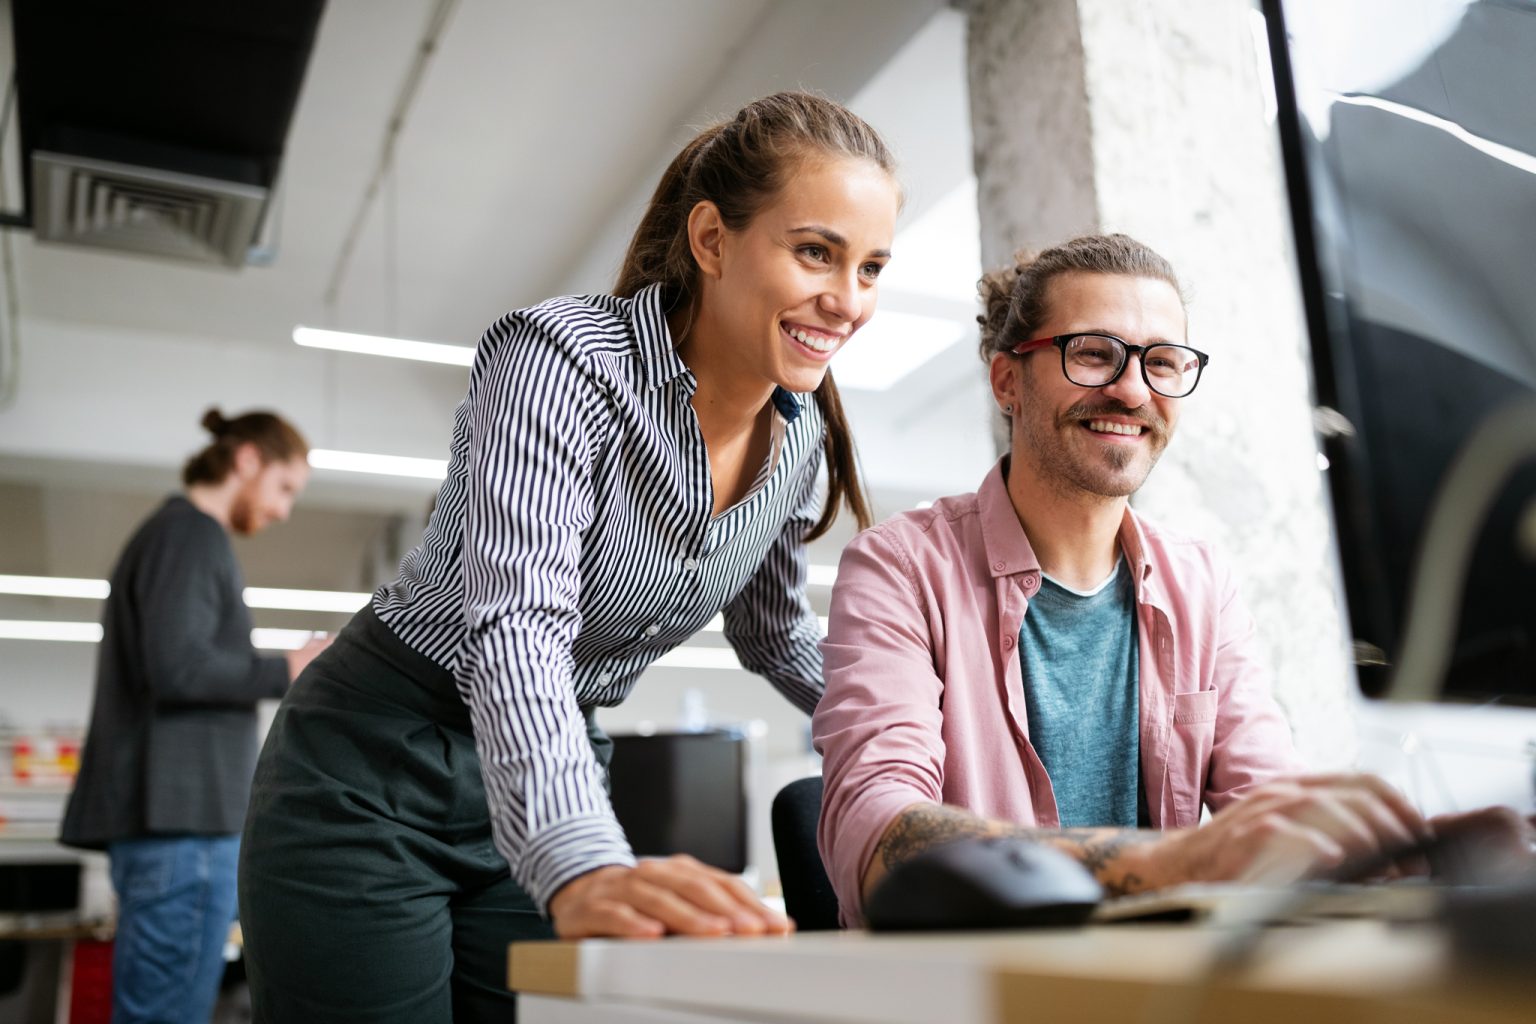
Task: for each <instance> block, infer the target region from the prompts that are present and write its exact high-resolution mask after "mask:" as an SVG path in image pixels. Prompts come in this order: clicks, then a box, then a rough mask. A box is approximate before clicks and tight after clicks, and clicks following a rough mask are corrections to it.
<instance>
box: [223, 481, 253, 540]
mask: <svg viewBox="0 0 1536 1024" xmlns="http://www.w3.org/2000/svg"><path fill="white" fill-rule="evenodd" d="M229 528H230V529H231V530H233V531H234V532H236V533H238V534H239V535H240V536H242V537H249V536H251V535H252V534H254V533H255V532H256V531H257V530H259V529H260V527H259V526H258V525H257V523H256V503H255V502H254V501H252V500H251V497H250V495H248V494H246V493H245V492H244V491H241V492H239V493H237V494H236V495H235V500H234V502H233V503H231V504H230V506H229Z"/></svg>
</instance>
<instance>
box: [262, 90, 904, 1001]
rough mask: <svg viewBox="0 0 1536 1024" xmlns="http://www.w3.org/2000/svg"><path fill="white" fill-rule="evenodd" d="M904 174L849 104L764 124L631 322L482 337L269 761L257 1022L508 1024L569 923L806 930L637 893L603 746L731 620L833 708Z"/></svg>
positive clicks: (793, 682) (698, 170)
mask: <svg viewBox="0 0 1536 1024" xmlns="http://www.w3.org/2000/svg"><path fill="white" fill-rule="evenodd" d="M892 172H893V160H892V158H891V156H890V154H889V152H888V151H887V150H886V148H885V146H884V144H883V143H882V142H881V140H880V138H879V137H878V135H876V134H875V132H874V131H873V130H872V129H871V128H870V127H869V126H868V125H866V124H865V123H864V122H862V121H861V120H859V119H858V118H857V117H855V116H854V115H853V114H851V113H849V112H848V111H847V110H845V109H843V108H842V107H840V106H838V105H837V104H835V103H831V102H829V101H827V100H824V99H820V98H817V97H814V96H810V95H806V94H802V93H783V94H779V95H775V96H770V97H768V98H766V99H762V100H759V101H757V102H755V103H752V104H750V105H749V106H747V107H746V108H744V109H743V110H742V111H741V112H740V113H739V114H737V115H736V117H735V118H734V119H733V120H731V121H730V122H728V123H724V124H720V125H716V126H714V127H712V128H709V129H707V130H705V131H704V132H703V133H701V134H700V135H699V136H698V137H697V138H695V139H694V140H693V141H692V142H691V143H689V144H688V146H687V147H686V148H685V149H684V150H683V151H682V153H680V154H679V155H678V156H677V158H676V159H675V160H674V161H673V162H672V165H671V166H670V167H669V168H668V169H667V171H666V173H665V175H664V176H663V177H662V180H661V183H660V185H659V186H658V187H657V190H656V193H655V195H654V196H653V197H652V199H651V203H650V206H649V208H648V209H647V211H646V214H645V216H644V218H643V220H642V221H641V224H640V226H639V228H638V229H637V231H636V234H635V237H634V240H633V241H632V242H631V245H630V248H629V252H628V255H627V256H626V258H625V262H624V266H623V268H622V270H621V272H620V275H619V280H618V284H617V286H616V288H615V289H614V294H613V295H611V296H588V297H584V298H564V299H554V300H551V301H549V302H546V303H543V304H541V305H538V306H534V307H532V308H530V309H524V310H518V311H515V312H513V313H509V314H507V315H506V316H505V317H503V318H502V319H501V320H500V321H498V322H497V323H496V324H494V325H492V327H491V328H490V329H489V330H488V331H487V332H486V334H485V336H484V338H483V339H482V340H481V343H480V346H479V349H478V351H477V354H476V359H475V365H474V369H473V370H472V372H471V376H470V383H469V392H468V394H467V396H466V397H465V399H464V402H463V404H461V405H460V407H459V410H458V414H457V416H456V417H455V423H454V434H453V446H452V459H451V461H450V465H449V471H448V478H447V480H446V481H445V482H444V484H443V488H442V491H441V493H440V495H439V500H438V503H437V507H436V510H435V511H434V513H433V515H432V518H431V520H430V522H429V523H428V526H427V530H426V534H425V536H424V537H423V539H422V542H421V544H420V545H419V546H418V547H417V548H416V549H415V550H414V551H412V552H411V553H410V554H409V555H407V556H406V558H405V560H404V562H403V564H402V566H401V572H400V576H399V578H398V580H397V581H396V582H395V583H394V584H393V585H392V586H390V587H386V588H383V589H381V590H380V591H379V593H378V594H377V595H375V597H374V600H373V604H372V606H371V607H370V608H368V609H365V610H364V611H363V612H361V613H359V615H358V617H357V618H356V619H355V620H354V621H353V622H352V624H350V625H349V626H348V627H347V629H346V630H345V631H344V632H343V633H342V635H341V636H340V637H339V638H338V640H337V642H336V643H335V645H334V646H333V647H332V648H331V650H330V651H328V652H327V653H326V655H324V656H323V657H322V658H320V659H318V660H317V661H316V663H315V665H314V666H313V667H312V669H311V671H309V672H308V673H306V675H305V677H304V678H303V679H302V680H301V681H300V682H299V684H298V685H296V686H295V687H294V688H293V691H292V692H291V693H290V695H289V697H288V698H287V699H286V700H285V702H284V704H283V707H282V709H281V710H280V711H279V713H278V716H277V718H276V721H275V722H274V724H273V727H272V732H271V734H270V736H269V738H268V740H267V744H266V747H265V749H264V751H263V753H262V758H261V762H260V764H259V766H258V769H257V777H256V785H255V791H254V794H253V798H252V805H251V813H250V816H249V818H248V820H247V825H246V834H245V843H244V847H243V850H242V863H241V876H240V884H241V920H242V924H243V926H244V928H245V936H246V943H247V953H248V955H249V967H250V977H251V988H252V997H253V1006H254V1008H255V1011H256V1016H257V1019H258V1020H271V1021H290V1020H303V1021H306V1022H320V1021H332V1020H364V1019H366V1020H369V1021H379V1020H399V1021H411V1022H413V1024H414V1022H422V1021H447V1020H449V1019H452V1020H455V1021H464V1020H493V1019H494V1020H498V1021H505V1020H507V1019H509V1018H508V1010H509V1008H510V1007H511V1005H512V1004H511V998H510V996H509V994H508V993H507V992H506V991H505V977H506V972H505V963H506V943H507V942H508V941H510V940H512V939H516V938H534V937H541V936H549V935H550V934H552V932H551V928H550V923H552V924H553V933H554V934H559V935H561V936H564V937H576V936H589V935H613V936H657V935H662V934H665V933H682V934H693V935H724V934H745V935H756V934H763V933H772V932H783V931H786V930H787V929H788V928H789V927H790V926H789V923H788V922H787V921H786V920H785V919H784V918H782V917H781V916H779V915H777V914H775V913H773V912H772V911H770V910H768V909H767V908H766V907H764V906H763V905H762V904H761V903H760V902H759V901H758V900H757V899H756V898H755V897H754V896H753V895H752V893H751V892H750V890H748V889H747V888H746V887H745V886H743V885H741V884H740V882H739V881H737V880H736V879H733V878H731V877H730V876H728V875H726V874H724V873H723V872H720V871H716V870H715V869H712V868H709V867H706V866H704V865H702V864H699V863H697V862H695V861H693V860H692V859H690V858H686V857H675V858H668V859H665V860H656V861H647V862H645V863H641V864H638V865H637V863H636V861H635V858H634V856H633V854H632V853H631V851H630V849H629V846H628V844H627V842H626V841H625V838H624V834H623V831H622V830H621V829H620V828H619V825H618V823H617V822H616V821H615V820H614V817H613V812H612V809H611V807H610V805H609V801H608V798H607V794H606V790H605V774H604V773H605V767H604V766H605V764H606V760H607V755H608V752H609V749H610V745H609V744H608V741H607V740H606V738H605V737H604V736H603V735H602V734H601V732H600V731H599V730H598V729H597V728H596V726H595V724H594V723H593V717H592V713H593V709H594V708H596V707H600V706H612V705H614V704H617V703H619V702H620V701H622V700H623V699H624V697H625V696H627V694H628V693H629V691H630V689H631V688H632V686H633V684H634V681H635V679H636V677H637V676H638V675H639V673H640V672H641V671H642V670H643V669H644V668H645V666H646V665H648V664H649V663H650V662H652V661H653V660H655V659H656V658H657V657H658V656H660V655H661V654H662V653H664V652H665V651H667V650H668V649H670V648H672V647H674V646H676V645H677V644H679V643H681V642H682V641H684V640H685V639H687V638H688V637H689V636H690V635H692V634H693V633H694V632H695V631H697V630H698V629H700V628H701V627H702V626H703V625H704V624H705V623H706V622H707V621H709V619H710V618H712V617H713V616H714V615H715V614H716V613H717V612H721V611H723V613H724V619H725V631H726V636H727V638H728V639H729V640H730V642H731V643H732V645H733V646H734V647H735V649H736V651H737V654H738V655H739V656H740V658H741V660H742V663H743V664H744V665H745V666H746V667H747V668H749V669H751V670H752V671H755V672H758V673H759V674H761V675H764V676H766V677H767V678H768V679H769V681H770V682H771V683H772V684H773V685H774V686H775V687H776V688H778V689H779V690H780V691H781V692H782V693H784V694H785V696H786V697H788V698H789V699H790V700H791V701H793V702H794V703H795V704H796V705H797V706H799V707H801V708H802V709H804V710H806V711H810V710H811V709H812V708H814V706H815V704H816V700H817V698H818V697H819V695H820V693H821V688H822V683H821V657H820V654H819V652H818V650H817V646H816V644H817V640H818V633H819V630H818V628H817V623H816V618H815V616H814V615H813V613H812V610H811V608H810V606H809V603H808V602H807V601H806V598H805V593H804V586H805V573H806V567H805V554H804V550H803V545H804V543H805V541H806V540H808V539H811V538H814V537H816V536H819V535H820V534H821V533H822V532H823V531H825V530H826V529H827V527H828V526H829V525H830V523H831V521H832V519H833V518H834V516H835V515H836V513H837V510H838V507H839V506H840V505H842V504H844V503H846V504H847V505H848V506H849V507H850V508H851V509H852V511H853V512H854V513H855V515H856V516H857V518H858V520H859V522H860V524H861V525H866V524H867V523H868V521H869V514H868V509H867V505H866V503H865V500H864V498H863V496H862V493H861V488H860V485H859V481H858V476H857V472H856V469H855V460H854V453H853V445H852V441H851V439H850V437H849V435H848V428H847V424H846V423H845V421H844V419H843V416H842V412H841V409H840V406H839V402H838V397H837V391H836V388H835V387H834V385H833V382H832V378H831V376H830V375H829V374H828V372H827V364H828V361H829V360H830V359H831V358H832V356H833V355H834V354H835V353H836V352H837V350H838V349H839V348H840V347H841V346H842V345H843V344H845V343H846V342H847V341H848V339H849V337H850V336H851V335H852V334H853V332H854V331H855V330H857V329H858V328H859V327H860V326H862V325H863V324H864V323H865V321H866V320H868V318H869V316H870V315H871V314H872V313H873V311H874V304H875V291H876V279H877V277H878V275H879V273H880V269H881V267H882V266H883V265H884V263H885V262H886V261H887V260H888V259H889V256H890V244H891V236H892V233H893V231H894V226H895V219H896V213H897V209H898V206H899V203H900V194H899V189H898V187H897V185H896V183H895V180H894V178H893V176H892ZM810 394H814V401H812V400H809V395H810ZM823 458H825V462H826V465H827V477H828V488H827V496H826V500H825V502H824V503H819V502H818V501H817V499H816V485H817V481H818V477H819V475H820V466H821V463H822V461H823ZM620 770H622V766H621V769H620ZM482 780H483V781H482ZM509 865H510V873H509V870H508V867H509ZM541 912H546V913H547V914H548V918H549V921H548V922H546V920H545V918H544V916H543V913H541Z"/></svg>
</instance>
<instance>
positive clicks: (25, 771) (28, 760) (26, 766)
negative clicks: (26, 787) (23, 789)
mask: <svg viewBox="0 0 1536 1024" xmlns="http://www.w3.org/2000/svg"><path fill="white" fill-rule="evenodd" d="M11 775H12V776H14V777H15V779H16V781H18V782H25V781H27V780H29V779H31V778H32V741H31V740H29V739H27V738H26V737H25V736H18V737H17V738H16V742H14V743H12V744H11Z"/></svg>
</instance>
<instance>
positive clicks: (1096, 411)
mask: <svg viewBox="0 0 1536 1024" xmlns="http://www.w3.org/2000/svg"><path fill="white" fill-rule="evenodd" d="M1104 416H1123V417H1125V418H1126V419H1130V420H1135V421H1136V422H1137V423H1139V424H1141V425H1142V426H1143V427H1145V428H1146V430H1147V432H1148V433H1150V434H1152V436H1154V437H1156V438H1160V439H1162V438H1167V436H1168V421H1167V420H1165V419H1163V418H1162V417H1161V416H1159V415H1157V413H1155V412H1153V411H1152V410H1151V409H1148V408H1147V407H1146V406H1142V407H1141V408H1140V409H1132V408H1131V407H1130V406H1128V405H1126V404H1125V403H1124V402H1117V401H1115V400H1114V399H1110V400H1109V401H1107V402H1078V403H1077V404H1076V405H1074V406H1072V407H1071V408H1070V409H1068V410H1067V411H1066V412H1064V413H1062V414H1061V422H1063V423H1086V422H1087V421H1088V420H1096V419H1099V418H1101V417H1104Z"/></svg>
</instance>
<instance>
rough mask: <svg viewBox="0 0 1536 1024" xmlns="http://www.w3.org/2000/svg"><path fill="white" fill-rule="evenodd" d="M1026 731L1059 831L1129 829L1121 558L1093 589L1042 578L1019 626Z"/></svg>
mask: <svg viewBox="0 0 1536 1024" xmlns="http://www.w3.org/2000/svg"><path fill="white" fill-rule="evenodd" d="M1019 659H1020V661H1021V662H1022V665H1023V669H1024V706H1025V708H1026V709H1027V711H1026V714H1027V717H1028V719H1029V738H1030V743H1031V744H1033V746H1034V748H1035V752H1036V753H1037V754H1039V755H1040V760H1041V762H1042V763H1043V764H1044V765H1045V770H1046V773H1047V774H1048V775H1049V776H1050V777H1051V788H1052V789H1053V790H1054V791H1055V793H1056V807H1057V811H1058V812H1059V814H1060V816H1061V824H1062V827H1063V828H1074V827H1092V826H1109V825H1118V826H1121V827H1124V828H1135V827H1136V825H1137V820H1138V807H1139V801H1140V796H1141V783H1140V761H1141V751H1140V748H1141V741H1140V729H1139V727H1138V724H1137V697H1136V692H1137V683H1138V678H1139V674H1140V673H1139V671H1138V668H1137V633H1136V594H1135V589H1134V587H1133V585H1132V581H1131V571H1130V568H1129V566H1128V565H1127V564H1126V561H1125V559H1124V558H1122V559H1120V560H1119V562H1118V563H1116V565H1115V571H1114V572H1113V573H1111V574H1110V576H1109V578H1108V579H1106V580H1105V581H1104V582H1103V583H1102V584H1100V585H1099V586H1098V588H1096V589H1095V590H1093V591H1090V592H1083V591H1077V590H1072V589H1070V588H1068V587H1064V586H1062V585H1061V584H1060V583H1057V582H1056V581H1055V580H1053V579H1051V578H1050V577H1049V576H1045V577H1043V578H1042V580H1041V582H1040V592H1039V593H1038V594H1036V595H1035V596H1034V597H1033V598H1032V599H1031V600H1030V602H1029V610H1028V611H1027V612H1026V613H1025V615H1024V625H1023V627H1022V628H1021V629H1020V630H1019Z"/></svg>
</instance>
